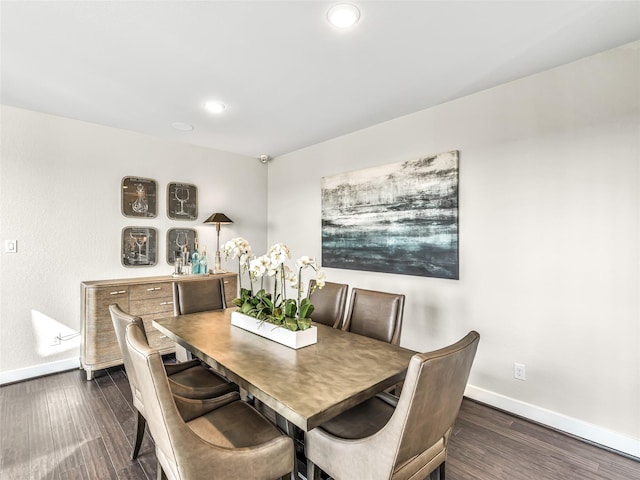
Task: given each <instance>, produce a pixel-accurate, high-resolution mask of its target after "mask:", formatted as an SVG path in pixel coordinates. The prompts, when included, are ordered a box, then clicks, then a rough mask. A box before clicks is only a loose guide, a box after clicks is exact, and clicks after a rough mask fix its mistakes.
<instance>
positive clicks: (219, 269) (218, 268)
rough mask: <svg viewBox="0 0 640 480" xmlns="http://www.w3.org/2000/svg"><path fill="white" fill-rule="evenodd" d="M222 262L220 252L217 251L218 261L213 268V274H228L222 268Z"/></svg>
mask: <svg viewBox="0 0 640 480" xmlns="http://www.w3.org/2000/svg"><path fill="white" fill-rule="evenodd" d="M220 264H221V261H220V250H217V251H216V261H215V264H214V266H213V273H227V271H226V270H223V269H222V267H221V265H220Z"/></svg>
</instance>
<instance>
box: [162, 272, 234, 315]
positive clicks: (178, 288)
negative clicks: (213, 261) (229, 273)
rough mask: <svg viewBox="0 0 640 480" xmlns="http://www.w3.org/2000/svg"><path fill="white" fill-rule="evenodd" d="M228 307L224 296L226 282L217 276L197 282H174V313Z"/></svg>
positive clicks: (183, 313)
mask: <svg viewBox="0 0 640 480" xmlns="http://www.w3.org/2000/svg"><path fill="white" fill-rule="evenodd" d="M223 308H227V303H226V301H225V298H224V282H223V281H222V280H221V279H220V278H217V277H212V278H207V279H204V280H200V281H197V282H194V281H189V280H182V281H176V282H173V314H174V315H186V314H187V313H197V312H206V311H209V310H220V309H223Z"/></svg>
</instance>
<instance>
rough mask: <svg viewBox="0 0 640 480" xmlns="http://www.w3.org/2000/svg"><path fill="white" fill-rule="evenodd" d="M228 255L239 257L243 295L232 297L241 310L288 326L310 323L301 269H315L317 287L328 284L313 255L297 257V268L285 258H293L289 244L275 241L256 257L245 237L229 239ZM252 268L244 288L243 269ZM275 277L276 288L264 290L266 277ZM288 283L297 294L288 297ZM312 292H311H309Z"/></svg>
mask: <svg viewBox="0 0 640 480" xmlns="http://www.w3.org/2000/svg"><path fill="white" fill-rule="evenodd" d="M223 251H224V254H225V258H227V259H228V258H229V257H231V258H238V273H239V276H240V297H238V298H235V299H234V300H233V303H234V305H236V306H238V307H239V309H240V312H241V313H244V314H245V315H249V316H252V317H255V318H257V319H258V320H262V321H266V322H269V323H273V324H275V325H278V326H282V327H285V328H288V329H289V330H306V329H307V328H309V327H310V326H311V314H312V313H313V309H314V307H313V304H312V303H311V301H310V300H309V298H308V297H304V298H303V295H304V286H303V284H302V271H303V270H304V269H306V268H309V267H310V268H311V269H312V270H314V272H315V274H316V277H315V280H316V287H317V288H322V287H323V286H324V284H325V273H324V271H323V270H322V269H321V268H320V267H319V266H318V264H317V262H316V260H315V259H314V258H311V257H307V256H304V257H301V258H299V259H298V260H297V261H296V270H295V271H294V270H292V269H291V268H290V267H289V266H288V265H285V262H286V261H287V260H289V259H290V258H291V253H290V251H289V247H287V246H286V245H285V244H283V243H276V244H274V245H272V246H271V247H270V248H269V250H268V251H267V253H266V254H264V255H261V256H259V257H255V256H253V255H252V253H251V246H250V245H249V242H247V241H246V240H245V239H244V238H241V237H238V238H234V239H232V240H229V241H228V242H227V243H226V244H225V245H224V247H223ZM244 271H248V272H249V283H250V285H249V288H242V273H243V272H244ZM267 278H272V279H273V292H272V293H271V292H267V291H266V290H265V288H264V287H265V286H264V282H265V279H267ZM258 279H260V289H259V290H258V291H257V292H255V293H254V288H253V285H254V283H255V282H256V281H257V280H258ZM287 283H288V284H289V285H290V286H291V287H292V288H294V289H295V290H296V292H297V298H295V299H294V298H287V290H286V285H287ZM309 294H311V292H309Z"/></svg>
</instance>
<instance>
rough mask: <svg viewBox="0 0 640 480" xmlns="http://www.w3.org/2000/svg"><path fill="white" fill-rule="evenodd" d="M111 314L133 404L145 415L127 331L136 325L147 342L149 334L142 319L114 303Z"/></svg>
mask: <svg viewBox="0 0 640 480" xmlns="http://www.w3.org/2000/svg"><path fill="white" fill-rule="evenodd" d="M109 312H110V313H111V321H112V322H113V329H114V330H115V332H116V338H117V339H118V345H119V346H120V351H121V353H122V362H123V363H124V369H125V371H126V372H127V377H128V378H129V386H130V387H131V395H132V397H133V404H134V406H135V407H136V408H137V409H138V411H139V412H140V413H141V414H143V415H144V405H143V403H142V397H141V395H140V388H139V386H138V379H137V378H136V372H135V370H134V369H133V367H132V366H131V358H130V356H129V350H128V349H127V340H126V331H127V327H128V326H129V325H130V324H135V325H137V326H138V327H139V328H140V331H141V332H142V337H143V339H144V340H145V342H148V340H147V333H146V331H145V329H144V323H143V322H142V318H140V317H136V316H133V315H129V314H128V313H126V312H125V311H123V310H122V309H121V308H120V307H119V306H118V304H116V303H114V304H112V305H109Z"/></svg>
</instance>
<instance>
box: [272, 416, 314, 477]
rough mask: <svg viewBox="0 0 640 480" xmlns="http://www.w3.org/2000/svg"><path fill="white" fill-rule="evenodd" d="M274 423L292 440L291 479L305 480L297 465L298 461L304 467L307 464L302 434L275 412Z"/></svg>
mask: <svg viewBox="0 0 640 480" xmlns="http://www.w3.org/2000/svg"><path fill="white" fill-rule="evenodd" d="M276 423H277V425H278V427H279V428H280V429H281V430H282V431H283V432H285V433H286V434H287V435H289V436H290V437H291V439H292V440H293V447H294V462H293V478H295V479H296V480H298V479H299V478H304V479H306V477H305V476H304V474H303V475H301V472H300V467H299V465H298V462H299V461H300V462H301V463H302V464H303V465H306V462H307V458H306V457H305V455H304V432H303V431H302V430H301V429H300V428H298V427H297V426H295V425H294V424H293V423H291V422H290V421H289V420H287V419H286V418H284V417H283V416H282V415H280V414H279V413H277V412H276Z"/></svg>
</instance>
